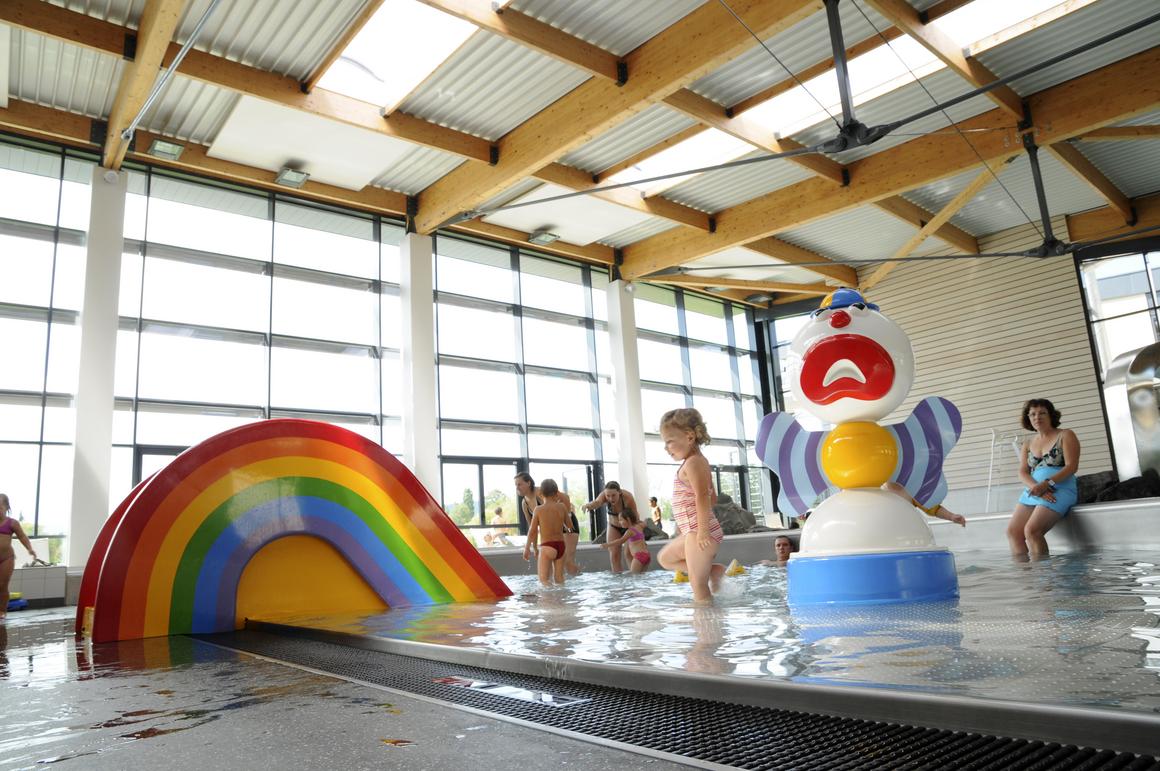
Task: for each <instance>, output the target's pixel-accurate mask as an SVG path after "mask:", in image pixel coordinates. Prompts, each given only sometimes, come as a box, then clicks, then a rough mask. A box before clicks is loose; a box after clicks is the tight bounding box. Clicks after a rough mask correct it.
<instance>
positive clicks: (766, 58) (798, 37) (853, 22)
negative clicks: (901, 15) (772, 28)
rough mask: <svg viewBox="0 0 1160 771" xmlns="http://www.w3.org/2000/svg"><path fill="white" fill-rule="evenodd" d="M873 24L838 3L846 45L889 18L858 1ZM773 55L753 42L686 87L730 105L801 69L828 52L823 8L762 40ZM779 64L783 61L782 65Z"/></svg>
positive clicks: (848, 5) (883, 25)
mask: <svg viewBox="0 0 1160 771" xmlns="http://www.w3.org/2000/svg"><path fill="white" fill-rule="evenodd" d="M860 5H861V7H862V10H863V11H865V12H866V16H868V17H869V18H870V20H871V21H872V22H873V26H871V25H870V24H867V23H866V18H865V17H863V15H862V14H861V13H860V12H859V10H858V8H856V7H855V6H854V4H853V3H852V2H846V3H841V4H840V5H839V6H838V8H839V11H840V13H841V17H842V37H843V39H844V41H845V44H846V46H847V47H849V46H852V45H854V44H855V43H858V42H861V41H862V40H865V39H866V38H868V37H871V36H873V35H875V34H877V33H876V32H875V31H874V30H875V28H877V29H879V30H886V29H887V28H889V27H890V22H888V21H886V19H884V18H882V17H881V16H880V15H878V13H877V12H876V11H875V10H874V9H872V8H870V7H869V6H867V5H866V4H865V3H861V4H860ZM765 45H766V46H768V47H769V49H770V51H772V52H773V55H774V56H776V57H777V59H778V60H780V61H781V64H779V63H778V61H777V60H775V59H774V58H773V56H770V53H769V51H766V50H765V49H764V48H763V47H761V46H760V45H755V46H754V47H753V48H751V49H750V50H748V51H746V52H745V53H744V54H742V55H741V56H738V57H737V58H736V59H734V60H733V61H731V62H729V63H728V64H726V65H725V66H723V67H721V68H720V69H718V70H716V71H715V72H711V73H709V74H708V75H706V76H705V77H703V78H701V79H700V80H698V81H696V82H695V83H693V84H692V85H691V86H690V87H689V88H691V89H692V90H693V91H696V92H697V93H698V94H700V95H701V96H703V97H705V98H707V99H712V100H713V101H714V102H717V103H718V104H723V105H726V106H732V105H735V104H737V103H738V102H740V101H741V100H742V99H745V98H746V97H748V96H752V95H753V94H755V93H757V92H758V91H761V90H762V89H764V88H768V87H769V86H772V85H774V84H775V83H780V82H782V81H783V80H786V79H787V78H789V77H790V74H789V73H788V72H786V67H788V68H789V69H790V71H791V72H795V73H796V72H800V71H801V70H803V69H805V68H806V67H809V66H811V65H814V64H817V63H818V62H819V61H821V60H823V59H827V58H828V57H829V56H830V30H829V25H828V24H827V22H826V13H825V11H819V12H817V13H815V14H813V15H812V16H810V17H809V18H808V19H805V20H803V21H800V22H798V23H797V24H795V25H794V26H792V27H790V28H789V29H787V30H785V31H783V32H781V33H780V34H777V35H774V36H773V37H772V38H770V39H769V40H766V41H765ZM782 65H785V66H784V67H783V66H782Z"/></svg>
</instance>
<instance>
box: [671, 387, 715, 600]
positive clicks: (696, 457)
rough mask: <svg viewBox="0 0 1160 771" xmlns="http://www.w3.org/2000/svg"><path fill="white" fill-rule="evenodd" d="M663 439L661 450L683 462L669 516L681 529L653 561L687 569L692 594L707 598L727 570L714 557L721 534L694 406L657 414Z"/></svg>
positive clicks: (705, 435) (705, 439) (704, 435)
mask: <svg viewBox="0 0 1160 771" xmlns="http://www.w3.org/2000/svg"><path fill="white" fill-rule="evenodd" d="M661 439H663V440H664V443H665V452H667V453H668V454H669V456H670V457H672V459H673V460H679V461H683V462H682V463H681V467H680V468H679V469H677V476H676V478H674V479H673V519H674V520H676V523H677V529H678V530H679V532H680V535H678V536H677V537H676V538H674V539H673V540H671V541H669V543H668V544H667V545H666V546H665V547H664V548H663V549H661V552H660V554H658V555H657V561H658V562H660V563H661V566H662V567H664V568H665V569H666V570H680V571H682V572H684V573H687V574H688V575H689V584H690V585H691V586H692V587H693V599H694V600H697V601H705V600H709V599H711V598H712V592H713V591H716V589H717V585H718V584H719V583H720V581H721V577H722V576H723V575H724V574H725V566H724V565H719V564H717V563H715V562H713V558H714V557H716V556H717V550H718V549H719V548H720V546H721V539H722V538H723V537H724V535H725V534H724V532H723V531H722V530H721V523H720V522H718V521H717V518H716V517H715V516H713V501H714V500H715V499H716V497H717V494H716V493H715V492H713V478H712V474H711V471H710V469H709V461H708V460H706V458H705V456H704V455H702V454H701V445H703V444H708V443H709V431H708V429H707V428H706V426H705V421H704V420H703V419H702V418H701V413H700V412H698V411H697V410H695V409H692V408H685V409H680V410H669V411H668V412H666V413H665V414H664V417H662V418H661Z"/></svg>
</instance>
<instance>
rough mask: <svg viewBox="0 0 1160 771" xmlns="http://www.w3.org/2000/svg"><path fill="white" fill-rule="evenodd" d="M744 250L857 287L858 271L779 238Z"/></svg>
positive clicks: (752, 245) (752, 244)
mask: <svg viewBox="0 0 1160 771" xmlns="http://www.w3.org/2000/svg"><path fill="white" fill-rule="evenodd" d="M745 248H746V249H749V250H751V251H754V252H757V253H758V254H764V255H765V256H766V257H772V258H773V259H775V260H780V261H781V262H783V263H785V264H786V265H800V266H801V267H802V268H803V269H804V270H809V271H812V272H814V273H817V274H819V275H821V276H825V277H826V278H827V279H831V280H832V281H834V282H835V283H837V284H841V285H842V286H851V287H856V286H858V271H856V270H854V269H853V268H852V267H850V266H849V265H842V264H841V263H838V262H834V261H833V260H831V259H829V258H826V257H823V256H822V255H820V254H818V253H817V252H811V251H810V250H809V249H803V248H802V247H800V246H797V245H796V244H791V243H790V242H789V241H782V240H781V239H780V238H774V237H773V236H767V237H765V238H759V239H757V240H755V241H750V242H749V243H747V244H745ZM622 272H623V269H622Z"/></svg>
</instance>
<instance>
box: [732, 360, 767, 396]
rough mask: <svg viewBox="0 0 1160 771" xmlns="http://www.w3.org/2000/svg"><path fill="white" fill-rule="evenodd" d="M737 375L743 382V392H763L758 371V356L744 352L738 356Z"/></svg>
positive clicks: (746, 393) (747, 394)
mask: <svg viewBox="0 0 1160 771" xmlns="http://www.w3.org/2000/svg"><path fill="white" fill-rule="evenodd" d="M737 375H738V377H739V378H740V382H741V393H743V394H745V395H746V396H757V395H758V394H760V393H761V380H760V376H759V375H758V372H757V357H755V356H751V355H749V354H748V353H743V354H741V355H739V356H738V357H737Z"/></svg>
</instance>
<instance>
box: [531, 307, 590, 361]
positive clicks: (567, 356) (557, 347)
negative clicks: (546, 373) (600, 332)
mask: <svg viewBox="0 0 1160 771" xmlns="http://www.w3.org/2000/svg"><path fill="white" fill-rule="evenodd" d="M523 323H524V363H525V364H538V365H540V366H543V367H558V368H560V369H571V370H577V371H581V372H587V371H588V330H587V329H585V328H584V327H582V326H578V325H577V324H559V323H556V322H552V321H542V320H540V319H534V318H529V317H527V316H525V317H524V318H523Z"/></svg>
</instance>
